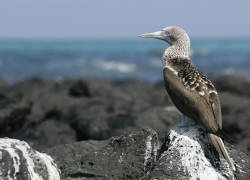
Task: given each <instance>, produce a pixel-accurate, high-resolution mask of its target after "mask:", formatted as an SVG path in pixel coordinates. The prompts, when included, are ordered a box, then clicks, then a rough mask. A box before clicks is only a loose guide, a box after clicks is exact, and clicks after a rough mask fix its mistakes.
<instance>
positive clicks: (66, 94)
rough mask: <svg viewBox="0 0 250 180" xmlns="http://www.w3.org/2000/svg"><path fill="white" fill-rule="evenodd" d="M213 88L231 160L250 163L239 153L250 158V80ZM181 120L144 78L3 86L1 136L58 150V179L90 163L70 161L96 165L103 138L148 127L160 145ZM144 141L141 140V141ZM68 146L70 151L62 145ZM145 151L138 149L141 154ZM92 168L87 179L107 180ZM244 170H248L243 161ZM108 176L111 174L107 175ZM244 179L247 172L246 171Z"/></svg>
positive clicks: (158, 87) (223, 81)
mask: <svg viewBox="0 0 250 180" xmlns="http://www.w3.org/2000/svg"><path fill="white" fill-rule="evenodd" d="M0 81H1V80H0ZM213 82H214V84H215V86H216V88H217V89H218V91H219V95H220V99H221V105H222V114H223V129H224V131H225V133H227V134H228V136H229V138H230V139H231V140H232V141H233V144H234V146H233V150H232V151H230V152H233V153H234V154H236V155H234V154H233V156H234V158H238V157H242V158H241V159H243V160H244V159H248V156H246V155H245V154H244V153H243V154H242V153H241V150H243V151H246V152H248V153H249V152H250V138H249V137H250V109H249V107H250V96H249V92H250V88H249V84H250V81H249V80H248V79H246V78H243V77H236V76H218V77H215V78H214V79H213ZM6 84H7V83H6ZM179 122H180V113H179V112H178V110H176V108H174V106H172V105H171V103H170V101H169V100H168V97H167V94H166V91H165V89H164V86H163V83H162V82H160V83H158V84H155V85H152V84H149V83H148V82H146V81H142V80H124V81H115V82H105V81H100V80H94V79H86V78H84V79H78V80H76V79H68V80H65V81H62V82H56V81H44V80H40V79H35V78H34V79H31V80H26V81H23V82H19V83H16V84H14V85H11V86H7V85H3V86H0V137H6V136H7V137H11V138H15V139H21V140H25V141H26V142H27V143H29V144H30V145H31V147H32V148H34V149H38V150H40V151H43V150H44V151H45V150H46V151H47V150H48V148H49V150H48V151H50V152H51V154H52V155H54V154H56V153H59V152H60V153H61V154H62V155H61V158H60V160H59V158H57V157H60V156H59V155H55V158H56V160H57V162H59V165H60V169H62V172H63V173H64V176H63V177H67V178H73V179H75V178H76V177H78V176H79V177H81V172H82V171H79V172H80V173H77V171H78V170H83V169H85V166H86V167H87V165H85V164H83V166H80V165H79V163H76V164H74V162H78V161H79V159H80V158H83V159H84V158H86V160H89V159H87V157H85V156H87V154H88V155H90V157H91V158H92V159H95V158H97V157H96V156H94V155H93V151H97V152H98V153H99V154H98V155H99V156H98V158H99V159H101V158H102V156H101V155H100V154H101V153H102V151H104V149H105V147H107V146H108V145H107V143H109V144H110V140H107V139H109V138H111V137H113V136H118V137H120V136H121V135H122V134H124V133H125V135H124V137H125V140H124V141H125V142H126V141H129V139H128V137H127V135H128V134H129V132H135V133H134V134H137V132H141V130H138V129H140V128H148V127H149V128H152V129H154V130H155V132H156V133H157V134H158V139H159V143H160V144H162V143H163V142H164V138H165V136H166V133H167V132H168V130H169V129H170V128H171V127H172V126H174V125H175V124H177V123H179ZM141 137H143V138H141V141H142V142H144V141H145V138H144V136H141ZM145 137H146V136H145ZM126 138H127V139H126ZM83 140H84V141H83ZM77 141H82V142H79V143H77ZM66 143H67V144H68V145H64V144H66ZM136 145H137V144H133V143H132V144H130V146H131V148H134V149H136V148H138V147H137V146H136ZM134 146H136V147H134ZM64 147H65V148H66V149H65V150H64ZM109 147H113V146H112V145H110V146H109ZM116 150H117V151H120V149H119V148H117V149H112V148H111V150H110V151H111V152H116ZM144 150H145V149H143V150H140V149H139V151H141V152H142V151H144ZM52 151H53V152H54V153H53V152H52ZM104 152H105V151H104ZM107 154H108V153H107ZM118 154H119V153H118ZM160 155H161V154H158V156H160ZM113 156H114V157H116V156H115V155H113ZM138 156H139V155H138ZM142 157H144V156H143V155H141V156H140V158H142ZM76 158H77V160H76ZM105 158H107V157H106V156H105V157H104V159H105ZM110 158H111V159H112V157H110ZM135 159H136V158H135ZM127 161H128V164H129V165H130V163H132V162H133V161H132V160H131V159H129V158H128V160H127ZM100 162H102V161H100ZM106 162H109V163H110V164H111V165H110V167H114V166H115V165H112V163H114V164H115V162H116V161H114V160H113V159H112V161H111V160H110V161H106ZM155 163H156V164H157V162H155ZM96 164H98V162H96ZM89 166H90V167H91V165H89ZM102 166H104V165H103V164H101V163H100V165H98V167H99V168H103V167H102ZM131 166H132V165H131ZM136 166H138V167H139V169H140V168H141V167H142V166H141V163H139V164H136ZM90 167H87V173H90V174H86V175H85V176H86V177H92V178H99V179H105V178H106V176H104V177H99V176H98V177H93V176H92V174H91V172H90ZM93 167H95V166H93ZM119 167H121V166H119ZM122 167H123V166H122ZM129 167H130V166H129ZM132 167H133V166H132ZM153 167H154V165H153ZM242 167H247V165H244V163H243V166H242ZM104 168H105V167H104ZM130 168H131V167H130ZM143 168H144V167H142V169H143ZM128 169H129V168H128ZM131 169H133V168H131ZM134 169H137V168H134ZM95 172H96V171H95ZM128 172H132V170H131V171H130V170H129V171H128ZM142 172H143V173H145V172H144V171H142V170H141V171H138V173H137V171H134V172H133V173H131V174H132V177H139V174H141V173H142ZM149 172H151V171H149ZM153 172H155V170H154V171H152V173H153ZM83 173H84V171H83ZM105 173H106V174H109V173H108V170H106V172H105ZM105 173H103V174H105ZM143 173H142V174H143ZM173 173H175V171H173ZM67 174H69V175H70V176H67ZM117 174H118V172H117ZM121 174H122V175H124V176H126V175H127V174H124V173H123V172H122V173H121ZM131 174H130V175H131ZM149 174H150V173H149ZM163 174H164V173H163ZM170 174H171V172H170ZM242 174H243V175H242ZM246 174H249V172H248V171H246ZM130 175H129V176H130ZM143 175H145V174H143ZM151 175H153V174H151ZM240 175H242V177H241V176H240ZM240 175H239V176H237V177H241V178H242V179H244V177H245V175H244V173H241V174H240ZM71 176H72V177H71ZM116 177H118V175H116ZM119 177H120V176H119ZM149 177H150V176H149ZM241 178H240V179H241Z"/></svg>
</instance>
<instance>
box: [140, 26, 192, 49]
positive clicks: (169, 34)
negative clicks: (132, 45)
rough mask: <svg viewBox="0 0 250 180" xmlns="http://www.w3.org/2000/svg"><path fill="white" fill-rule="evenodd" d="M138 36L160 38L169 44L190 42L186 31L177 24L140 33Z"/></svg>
mask: <svg viewBox="0 0 250 180" xmlns="http://www.w3.org/2000/svg"><path fill="white" fill-rule="evenodd" d="M139 37H142V38H156V39H160V40H163V41H166V42H167V43H168V44H170V45H175V44H178V43H189V44H190V40H189V37H188V35H187V33H186V32H185V31H184V30H183V29H182V28H180V27H178V26H168V27H166V28H163V29H162V30H161V31H156V32H153V33H146V34H142V35H140V36H139Z"/></svg>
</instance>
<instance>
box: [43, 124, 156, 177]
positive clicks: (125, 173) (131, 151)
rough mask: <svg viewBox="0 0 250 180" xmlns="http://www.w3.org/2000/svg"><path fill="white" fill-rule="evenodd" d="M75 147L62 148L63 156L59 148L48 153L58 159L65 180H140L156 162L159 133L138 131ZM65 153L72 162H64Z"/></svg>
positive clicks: (83, 143) (147, 130)
mask: <svg viewBox="0 0 250 180" xmlns="http://www.w3.org/2000/svg"><path fill="white" fill-rule="evenodd" d="M75 146H76V144H74V145H67V146H60V147H59V149H60V152H58V151H56V149H58V148H56V147H55V148H53V149H48V150H47V151H46V152H47V153H48V154H50V155H51V156H52V157H54V158H55V161H56V163H57V164H58V167H60V169H61V172H62V178H65V179H85V178H89V179H139V178H140V177H142V176H143V174H144V172H146V171H148V170H149V169H151V167H152V165H153V163H154V161H155V160H156V156H157V151H158V150H159V141H158V136H157V133H156V132H155V131H153V130H150V129H142V130H139V129H137V130H136V131H133V130H132V131H130V132H127V133H126V134H124V135H121V136H118V137H113V138H110V139H109V140H108V141H104V142H101V143H100V142H98V143H97V142H96V141H92V142H81V145H80V146H78V148H76V149H75ZM79 147H82V148H79ZM86 148H87V151H86ZM84 149H85V150H84ZM65 153H67V154H68V155H67V156H68V157H70V159H71V160H70V161H62V159H63V157H64V155H65ZM69 167H74V168H73V169H72V168H70V170H69V169H68V168H69Z"/></svg>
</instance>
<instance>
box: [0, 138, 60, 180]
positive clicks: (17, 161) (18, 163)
mask: <svg viewBox="0 0 250 180" xmlns="http://www.w3.org/2000/svg"><path fill="white" fill-rule="evenodd" d="M0 179H27V180H34V179H36V180H42V179H44V180H48V179H51V180H59V179H60V172H59V170H58V169H57V166H56V164H55V163H54V161H53V159H52V158H51V157H50V156H49V155H47V154H44V153H40V152H38V151H35V150H34V149H32V148H31V147H30V146H29V145H28V144H27V143H26V142H24V141H19V140H16V139H9V138H1V139H0Z"/></svg>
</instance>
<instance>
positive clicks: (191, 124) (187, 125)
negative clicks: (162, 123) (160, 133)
mask: <svg viewBox="0 0 250 180" xmlns="http://www.w3.org/2000/svg"><path fill="white" fill-rule="evenodd" d="M194 125H196V123H195V122H194V121H193V122H185V116H184V115H183V114H182V116H181V123H180V124H176V125H175V126H173V127H172V128H171V129H175V128H177V127H189V126H194Z"/></svg>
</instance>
